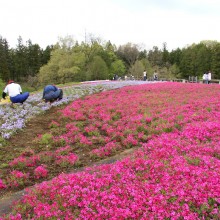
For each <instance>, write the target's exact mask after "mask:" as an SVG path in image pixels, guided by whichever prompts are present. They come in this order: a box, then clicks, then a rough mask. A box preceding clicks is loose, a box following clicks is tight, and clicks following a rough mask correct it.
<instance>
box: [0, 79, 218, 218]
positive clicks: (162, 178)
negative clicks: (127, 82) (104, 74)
mask: <svg viewBox="0 0 220 220" xmlns="http://www.w3.org/2000/svg"><path fill="white" fill-rule="evenodd" d="M219 134H220V86H219V85H203V84H183V83H158V84H148V85H138V86H129V87H123V88H121V89H117V90H109V91H105V92H103V93H97V94H93V95H88V96H85V97H84V98H83V99H77V100H75V101H73V102H71V103H70V104H69V105H67V106H66V107H65V108H63V109H60V111H59V114H57V115H56V118H54V119H53V120H51V121H50V122H48V129H47V131H46V132H44V133H42V134H39V135H38V136H37V137H36V138H34V139H33V141H32V142H30V143H32V145H31V146H28V148H24V149H23V152H22V153H20V154H18V155H17V156H16V157H14V158H13V159H12V160H11V161H9V163H8V164H6V165H5V167H4V169H3V174H1V175H2V178H1V182H0V187H1V188H2V191H4V190H7V189H9V188H16V187H18V188H19V187H22V186H27V185H28V184H29V182H31V181H32V180H34V181H35V182H37V181H39V180H41V181H42V180H47V179H48V176H50V175H51V176H50V177H52V176H55V174H57V172H58V171H64V172H66V171H71V169H73V168H75V167H80V166H86V165H88V164H89V162H91V161H97V160H100V159H103V158H106V157H110V156H112V155H116V154H118V153H120V152H123V151H124V150H126V149H128V148H138V149H139V150H137V151H136V152H135V153H133V154H132V155H131V156H129V157H126V158H124V159H123V160H121V161H118V162H116V163H114V164H108V165H99V166H95V167H90V168H87V169H86V170H84V171H82V172H77V173H72V174H64V173H63V174H61V175H58V176H57V177H55V178H53V179H52V180H50V181H44V182H42V183H40V184H38V185H36V186H35V187H34V189H31V190H28V194H27V195H25V196H24V197H23V199H22V201H21V202H19V203H18V204H17V205H16V206H14V208H13V214H11V215H9V216H4V217H3V219H219V218H220V187H219V186H220V136H219ZM6 173H7V174H8V175H6Z"/></svg>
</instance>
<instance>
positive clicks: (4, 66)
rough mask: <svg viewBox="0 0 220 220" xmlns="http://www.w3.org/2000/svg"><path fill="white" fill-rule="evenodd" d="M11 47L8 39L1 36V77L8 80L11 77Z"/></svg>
mask: <svg viewBox="0 0 220 220" xmlns="http://www.w3.org/2000/svg"><path fill="white" fill-rule="evenodd" d="M9 62H10V57H9V47H8V42H7V40H6V39H3V38H2V37H1V36H0V78H1V79H2V80H3V81H7V80H8V79H9V78H10V68H9V66H10V63H9Z"/></svg>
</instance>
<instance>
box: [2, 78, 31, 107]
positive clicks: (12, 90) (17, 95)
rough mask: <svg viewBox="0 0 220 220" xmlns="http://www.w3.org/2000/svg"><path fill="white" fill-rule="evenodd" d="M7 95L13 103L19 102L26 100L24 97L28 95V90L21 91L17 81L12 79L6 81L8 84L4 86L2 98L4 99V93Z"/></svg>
mask: <svg viewBox="0 0 220 220" xmlns="http://www.w3.org/2000/svg"><path fill="white" fill-rule="evenodd" d="M7 93H8V95H9V97H10V100H11V102H12V105H13V103H21V104H23V102H25V101H26V99H27V98H28V97H29V92H25V93H22V89H21V86H20V85H19V84H17V83H15V82H14V81H13V80H9V81H8V85H7V86H6V87H5V89H4V91H3V93H2V98H3V99H5V97H6V95H7Z"/></svg>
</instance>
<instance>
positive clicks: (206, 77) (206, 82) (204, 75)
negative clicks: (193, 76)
mask: <svg viewBox="0 0 220 220" xmlns="http://www.w3.org/2000/svg"><path fill="white" fill-rule="evenodd" d="M202 79H203V83H205V84H208V83H209V76H208V73H207V72H205V73H204V74H203V77H202Z"/></svg>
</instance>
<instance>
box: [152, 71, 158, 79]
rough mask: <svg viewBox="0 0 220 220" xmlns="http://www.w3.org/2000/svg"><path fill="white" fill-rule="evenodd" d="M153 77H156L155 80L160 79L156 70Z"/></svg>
mask: <svg viewBox="0 0 220 220" xmlns="http://www.w3.org/2000/svg"><path fill="white" fill-rule="evenodd" d="M153 77H154V81H157V80H158V74H157V72H156V70H155V71H154V75H153Z"/></svg>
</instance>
